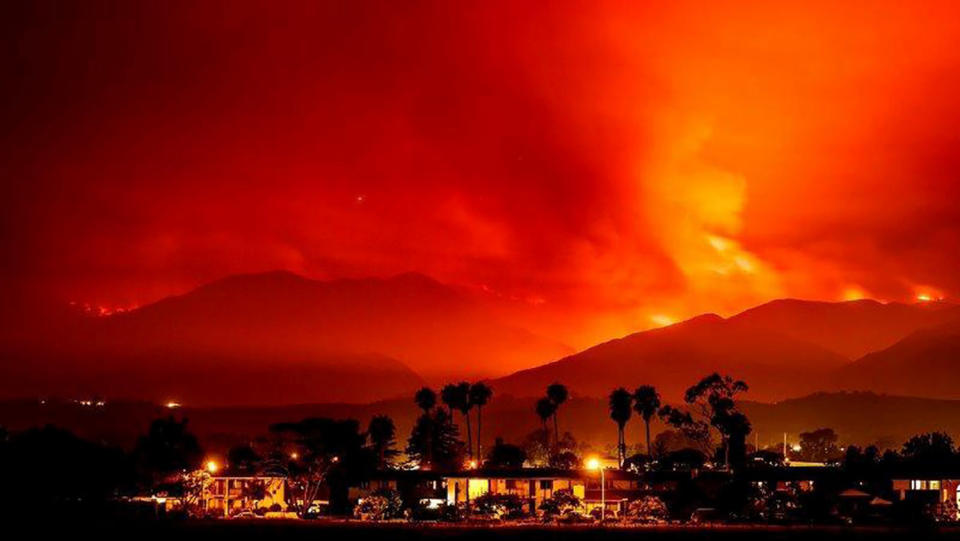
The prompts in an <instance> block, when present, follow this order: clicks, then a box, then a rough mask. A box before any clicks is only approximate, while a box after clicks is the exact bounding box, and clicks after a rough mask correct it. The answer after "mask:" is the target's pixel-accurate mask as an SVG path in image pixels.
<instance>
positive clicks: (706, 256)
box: [0, 1, 960, 348]
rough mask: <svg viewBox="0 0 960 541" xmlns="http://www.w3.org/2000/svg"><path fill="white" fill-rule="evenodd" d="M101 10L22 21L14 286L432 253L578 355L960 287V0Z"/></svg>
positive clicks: (12, 54)
mask: <svg viewBox="0 0 960 541" xmlns="http://www.w3.org/2000/svg"><path fill="white" fill-rule="evenodd" d="M75 7H76V8H75V9H73V10H66V11H65V12H64V13H67V12H69V13H67V14H66V15H65V14H64V13H60V12H59V11H57V10H53V9H47V8H44V7H43V6H42V5H38V6H29V7H22V8H17V9H12V10H10V13H8V14H7V16H5V17H3V22H2V23H0V24H3V25H4V35H5V36H8V37H9V40H10V43H11V46H10V47H6V48H4V51H5V52H3V53H0V55H3V56H2V59H0V60H2V64H0V69H3V70H4V72H5V73H4V75H5V76H4V77H3V80H4V81H5V82H6V84H4V85H3V89H2V90H0V92H2V94H3V96H2V97H3V98H4V99H2V100H0V108H2V113H3V118H4V119H5V120H4V144H3V145H2V151H0V152H2V155H0V163H3V165H4V168H3V169H4V171H5V174H4V179H3V180H2V181H0V182H2V183H3V185H2V192H0V227H2V235H0V253H3V255H4V256H5V261H7V262H8V263H7V264H6V265H4V266H3V268H2V269H0V272H2V273H3V274H2V280H0V283H2V284H3V287H4V288H8V289H9V291H7V290H6V289H5V290H4V291H0V293H3V294H4V298H7V299H10V298H14V297H18V298H19V297H30V298H31V300H32V298H33V297H44V300H47V301H55V302H63V303H65V302H67V301H69V300H76V301H77V302H78V303H79V304H80V305H84V304H85V305H87V306H90V307H91V308H90V310H91V311H92V312H95V313H114V312H117V311H119V310H118V309H116V308H108V307H130V306H141V305H143V304H145V303H149V302H152V301H155V300H157V299H160V298H163V297H164V296H167V295H171V294H177V293H182V292H185V291H187V290H189V289H191V288H193V287H196V286H198V285H199V284H202V283H204V282H208V281H211V280H214V279H217V278H220V277H223V276H226V275H229V274H235V273H241V272H259V271H266V270H272V269H287V270H291V271H294V272H297V273H301V274H303V275H306V276H309V277H312V278H320V279H325V278H338V277H358V276H371V275H373V276H386V275H392V274H397V273H402V272H407V271H416V272H421V273H424V274H427V275H430V276H432V277H434V278H436V279H438V280H440V281H442V282H445V283H450V284H459V285H463V286H465V287H467V288H473V289H474V290H481V288H483V289H482V291H484V295H485V298H489V299H493V300H495V302H497V303H498V304H500V305H502V310H503V313H504V314H506V315H505V316H504V317H505V318H506V319H512V320H514V321H516V322H518V323H520V324H522V325H523V326H524V327H526V328H529V329H531V330H533V331H534V332H537V333H539V334H542V335H544V336H548V337H550V338H552V339H556V340H558V341H560V342H563V343H564V344H568V345H570V346H572V347H575V348H579V347H585V346H589V345H591V344H593V343H596V342H597V341H599V340H603V339H607V338H610V337H613V336H619V335H623V334H626V333H629V332H633V331H636V330H640V329H643V328H648V327H652V326H662V325H666V324H669V323H671V322H674V321H679V320H682V319H684V318H687V317H689V316H692V315H695V314H698V313H702V312H716V313H719V314H721V315H729V314H731V313H734V312H736V311H739V310H741V309H744V308H747V307H749V306H752V305H755V304H758V303H762V302H764V301H767V300H770V299H774V298H779V297H787V296H789V297H800V298H811V299H825V300H838V299H846V300H854V299H860V298H864V297H875V298H876V297H879V298H885V299H891V300H901V301H912V300H924V299H936V298H940V297H943V296H950V295H954V294H956V292H957V291H958V290H960V273H957V272H956V268H957V267H958V265H960V251H958V250H956V247H957V246H960V215H958V213H960V210H958V208H960V207H958V205H957V204H956V201H958V200H960V183H958V181H957V179H958V178H960V153H958V152H957V148H958V144H957V143H958V140H957V133H958V131H957V129H956V127H957V126H958V125H960V100H957V99H956V96H957V95H960V47H958V46H957V36H958V35H960V16H958V13H957V10H958V9H960V8H958V7H957V5H956V3H955V2H924V3H923V6H922V8H921V7H918V6H916V5H914V4H911V3H886V2H841V3H836V2H817V1H814V2H794V3H792V5H791V3H783V2H760V1H756V2H752V1H744V2H732V3H727V2H723V3H714V2H697V3H687V2H650V3H643V2H580V1H561V2H556V3H551V6H550V9H549V10H545V9H543V6H542V5H540V4H539V3H536V2H508V1H500V2H479V3H476V4H474V5H472V6H468V5H466V4H464V3H461V2H438V3H413V4H410V3H406V2H404V3H390V2H386V3H381V4H377V9H370V8H369V6H368V5H367V3H366V2H346V3H335V2H306V3H298V2H291V3H284V4H282V5H280V6H273V7H271V8H270V9H267V8H266V7H265V5H263V4H260V3H255V2H246V1H238V2H229V3H227V4H218V3H214V2H209V3H208V2H203V3H198V4H196V5H191V6H190V8H189V9H173V8H171V7H170V6H168V5H167V4H165V3H147V4H143V3H119V4H117V5H115V6H113V7H112V8H110V9H107V8H104V7H102V6H100V5H99V4H96V3H92V4H90V3H86V2H79V3H77V4H76V6H75ZM912 284H931V285H929V286H924V287H922V288H916V287H914V286H913V285H912ZM7 304H10V303H7ZM651 314H654V315H651ZM666 314H669V316H668V315H666Z"/></svg>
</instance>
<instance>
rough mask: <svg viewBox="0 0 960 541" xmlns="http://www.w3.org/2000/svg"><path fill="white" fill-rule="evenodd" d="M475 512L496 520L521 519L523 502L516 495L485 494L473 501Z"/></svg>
mask: <svg viewBox="0 0 960 541" xmlns="http://www.w3.org/2000/svg"><path fill="white" fill-rule="evenodd" d="M472 504H473V511H474V512H475V513H478V514H481V515H489V516H491V517H496V518H521V517H523V516H524V515H525V514H526V513H524V510H523V500H521V499H520V497H519V496H517V495H516V494H490V493H487V494H484V495H482V496H480V497H478V498H476V499H474V500H473V502H472Z"/></svg>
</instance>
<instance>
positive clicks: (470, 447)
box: [463, 411, 473, 458]
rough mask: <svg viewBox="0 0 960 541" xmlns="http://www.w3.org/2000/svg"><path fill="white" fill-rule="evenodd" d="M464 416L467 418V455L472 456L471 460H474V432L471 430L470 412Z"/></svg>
mask: <svg viewBox="0 0 960 541" xmlns="http://www.w3.org/2000/svg"><path fill="white" fill-rule="evenodd" d="M463 416H464V417H466V418H467V454H469V455H470V458H473V431H472V430H471V429H470V412H469V411H467V412H466V413H464V414H463Z"/></svg>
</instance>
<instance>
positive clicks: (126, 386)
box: [0, 272, 569, 404]
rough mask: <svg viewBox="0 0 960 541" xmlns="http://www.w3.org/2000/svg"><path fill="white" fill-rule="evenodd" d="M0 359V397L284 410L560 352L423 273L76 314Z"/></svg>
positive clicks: (266, 287)
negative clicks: (63, 395) (67, 395)
mask: <svg viewBox="0 0 960 541" xmlns="http://www.w3.org/2000/svg"><path fill="white" fill-rule="evenodd" d="M6 351H7V353H6V357H7V359H8V360H9V362H5V363H4V366H3V367H2V368H0V370H2V371H3V372H5V373H6V376H7V377H6V378H5V380H6V381H7V382H8V383H7V384H5V385H0V391H3V392H5V393H8V394H9V393H11V392H13V393H19V394H20V395H22V394H23V393H28V392H32V393H44V394H49V393H57V392H64V391H66V390H69V391H71V392H76V391H77V390H78V389H80V388H83V389H87V391H88V392H97V393H99V394H105V395H110V396H116V395H118V394H119V395H120V396H128V397H134V398H152V399H156V400H162V399H165V398H166V397H169V396H171V394H172V395H173V396H176V397H178V398H180V399H182V400H186V401H190V402H192V403H205V404H238V403H240V404H242V403H254V404H265V403H288V404H289V403H296V402H326V401H348V402H358V401H369V400H373V399H378V398H384V397H389V396H396V395H397V394H401V393H405V392H407V391H409V390H411V389H413V388H415V387H416V386H417V385H420V384H421V383H422V380H421V379H420V376H419V375H425V376H426V377H428V378H431V377H432V378H439V377H442V376H443V377H445V376H447V375H449V374H450V373H451V372H455V373H456V374H457V376H458V377H463V376H468V375H470V376H476V377H479V376H480V375H487V374H496V373H498V372H499V373H507V372H509V371H510V370H513V369H516V368H519V367H523V366H528V365H529V363H531V362H534V361H532V360H534V359H536V360H545V359H550V358H555V357H557V356H559V355H562V354H564V353H566V352H568V351H569V350H568V349H567V348H566V347H565V346H562V345H560V344H557V343H555V342H551V341H549V340H546V339H543V338H540V337H538V336H535V335H533V334H532V333H529V332H527V331H525V330H523V329H520V328H517V327H513V326H510V325H507V324H505V323H502V322H500V321H498V319H497V318H496V317H494V316H493V315H492V314H491V313H490V312H489V311H488V310H487V309H485V307H484V306H482V305H481V304H480V303H478V302H475V301H474V300H473V299H471V298H470V297H469V296H467V295H464V294H463V293H462V292H460V291H459V290H457V289H455V288H453V287H449V286H446V285H443V284H440V283H438V282H436V281H434V280H432V279H430V278H428V277H426V276H423V275H418V274H404V275H399V276H395V277H392V278H384V279H380V278H368V279H357V280H334V281H327V282H324V281H317V280H310V279H306V278H303V277H300V276H297V275H295V274H292V273H289V272H271V273H263V274H253V275H240V276H232V277H228V278H225V279H222V280H218V281H216V282H213V283H210V284H207V285H205V286H202V287H200V288H198V289H196V290H194V291H191V292H189V293H187V294H184V295H181V296H176V297H169V298H166V299H163V300H161V301H159V302H157V303H154V304H151V305H147V306H144V307H142V308H139V309H136V310H132V311H130V312H125V313H119V314H115V315H112V316H109V317H75V318H74V319H73V321H71V322H70V323H69V324H64V325H62V326H60V327H58V328H44V329H42V332H40V333H39V335H38V338H37V339H35V340H33V341H30V340H26V341H22V342H21V343H18V344H15V345H13V346H11V345H9V344H8V346H7V347H6ZM372 358H376V359H379V361H377V362H370V359H372ZM198 381H203V382H204V384H203V385H199V384H197V382H198ZM308 382H309V385H308ZM4 387H5V388H4ZM281 389H286V390H288V391H290V392H289V394H284V392H282V391H281ZM140 393H144V394H140Z"/></svg>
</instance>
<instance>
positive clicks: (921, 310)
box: [730, 299, 960, 359]
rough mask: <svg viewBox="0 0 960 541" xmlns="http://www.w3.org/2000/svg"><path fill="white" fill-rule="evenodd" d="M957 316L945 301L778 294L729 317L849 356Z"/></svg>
mask: <svg viewBox="0 0 960 541" xmlns="http://www.w3.org/2000/svg"><path fill="white" fill-rule="evenodd" d="M958 316H960V307H958V306H956V305H953V304H948V303H944V302H930V303H918V304H903V303H898V302H891V303H881V302H878V301H875V300H857V301H848V302H818V301H805V300H798V299H780V300H775V301H771V302H768V303H765V304H762V305H760V306H757V307H755V308H750V309H749V310H745V311H744V312H741V313H739V314H737V315H735V316H733V317H731V318H730V320H731V321H734V322H740V323H748V324H750V325H753V326H755V327H762V328H766V329H770V330H773V331H777V332H780V333H783V334H785V335H787V336H790V337H793V338H796V339H799V340H804V341H807V342H811V343H814V344H817V345H819V346H821V347H824V348H826V349H829V350H831V351H834V352H836V353H839V354H840V355H843V356H845V357H847V358H849V359H857V358H859V357H861V356H863V355H866V354H867V353H871V352H874V351H879V350H881V349H884V348H887V347H889V346H891V345H893V344H894V343H896V342H897V341H898V340H900V339H902V338H904V337H906V336H907V335H909V334H910V333H912V332H914V331H916V330H919V329H923V328H926V327H932V326H935V325H937V324H940V323H944V322H947V321H950V320H952V319H955V318H957V317H958Z"/></svg>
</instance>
